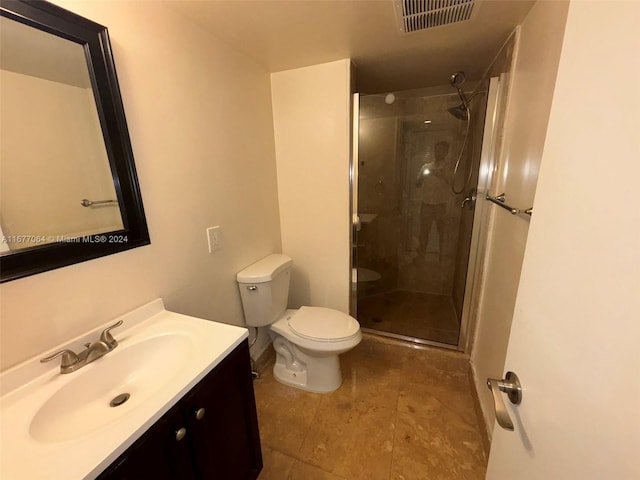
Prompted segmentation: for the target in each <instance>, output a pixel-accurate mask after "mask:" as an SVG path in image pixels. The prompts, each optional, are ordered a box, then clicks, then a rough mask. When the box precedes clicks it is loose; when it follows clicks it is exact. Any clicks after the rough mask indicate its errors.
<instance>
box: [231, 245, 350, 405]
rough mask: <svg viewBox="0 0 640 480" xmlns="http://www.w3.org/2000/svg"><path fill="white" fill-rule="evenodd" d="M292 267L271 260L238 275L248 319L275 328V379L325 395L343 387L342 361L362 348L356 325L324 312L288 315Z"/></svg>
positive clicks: (318, 309)
mask: <svg viewBox="0 0 640 480" xmlns="http://www.w3.org/2000/svg"><path fill="white" fill-rule="evenodd" d="M292 264H293V262H292V261H291V258H289V257H287V256H286V255H280V254H273V255H269V256H267V257H265V258H263V259H262V260H260V261H258V262H256V263H254V264H252V265H250V266H248V267H247V268H245V269H244V270H242V271H241V272H239V273H238V275H237V277H236V278H237V281H238V286H239V288H240V296H241V297H242V306H243V308H244V318H245V321H246V322H247V325H248V326H250V327H263V326H266V325H271V328H270V330H269V333H270V335H271V338H272V340H273V348H274V349H275V351H276V364H275V366H274V367H273V374H274V376H275V378H276V379H277V380H278V381H279V382H280V383H284V384H285V385H290V386H292V387H296V388H300V389H302V390H307V391H310V392H319V393H326V392H332V391H334V390H336V389H337V388H338V387H339V386H340V385H341V384H342V373H341V372H340V362H339V360H338V355H340V354H341V353H344V352H346V351H348V350H350V349H352V348H353V347H355V346H356V345H358V343H360V341H361V340H362V333H361V332H360V324H359V323H358V321H357V320H356V319H355V318H353V317H351V316H349V315H347V314H346V313H342V312H339V311H338V310H333V309H331V308H323V307H301V308H300V309H298V310H287V309H286V308H287V300H288V298H289V278H290V270H291V265H292Z"/></svg>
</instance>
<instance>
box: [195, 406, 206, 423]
mask: <svg viewBox="0 0 640 480" xmlns="http://www.w3.org/2000/svg"><path fill="white" fill-rule="evenodd" d="M204 414H205V411H204V408H199V409H198V410H196V420H202V419H203V418H204Z"/></svg>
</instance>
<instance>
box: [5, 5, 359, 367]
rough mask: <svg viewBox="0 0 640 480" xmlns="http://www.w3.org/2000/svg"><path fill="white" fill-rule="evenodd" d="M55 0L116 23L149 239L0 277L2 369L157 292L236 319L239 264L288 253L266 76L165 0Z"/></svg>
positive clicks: (189, 309)
mask: <svg viewBox="0 0 640 480" xmlns="http://www.w3.org/2000/svg"><path fill="white" fill-rule="evenodd" d="M56 3H58V4H59V5H61V6H63V7H65V8H68V9H70V10H72V11H74V12H76V13H78V14H80V15H82V16H85V17H87V18H90V19H91V20H94V21H97V22H99V23H101V24H103V25H107V26H108V27H109V31H110V35H111V41H112V45H113V49H114V55H115V60H116V65H117V70H118V77H119V80H120V87H121V90H122V96H123V102H124V106H125V112H126V115H127V121H128V124H129V132H130V134H131V141H132V145H133V152H134V155H135V160H136V165H137V169H138V176H139V180H140V186H141V190H142V197H143V201H144V206H145V211H146V215H147V221H148V224H149V230H150V235H151V245H149V246H145V247H142V248H137V249H134V250H130V251H127V252H123V253H118V254H116V255H111V256H108V257H104V258H100V259H97V260H92V261H90V262H84V263H81V264H78V265H73V266H69V267H65V268H62V269H58V270H54V271H51V272H46V273H42V274H39V275H35V276H32V277H28V278H24V279H21V280H16V281H13V282H9V283H5V284H2V286H0V298H1V307H0V308H1V314H2V315H1V324H0V332H1V335H2V336H1V344H0V347H1V348H0V350H1V352H2V358H1V365H2V368H7V367H9V366H11V365H13V364H15V363H17V362H20V361H21V360H24V359H26V358H28V357H30V356H32V355H36V354H38V353H40V352H42V351H44V350H46V349H50V348H53V347H54V346H55V345H57V344H59V343H60V342H62V341H63V340H65V339H68V338H71V337H74V336H76V335H78V334H79V333H81V332H84V331H86V330H88V329H90V328H92V327H95V326H97V325H99V324H102V323H104V322H106V321H108V320H110V319H112V318H113V317H115V316H117V315H120V314H122V313H124V312H127V311H129V310H130V309H132V308H135V307H137V306H139V305H141V304H143V303H145V302H148V301H149V300H152V299H154V298H157V297H162V298H164V299H165V302H166V305H167V307H168V308H169V309H171V310H175V311H178V312H182V313H186V314H191V315H196V316H200V317H204V318H208V319H215V320H220V321H223V322H228V323H233V324H241V323H242V322H243V316H242V308H241V303H240V298H239V294H238V290H237V286H236V283H235V273H236V272H237V271H239V270H240V269H242V268H243V267H245V266H247V265H248V264H250V263H251V262H253V261H254V260H255V259H257V258H260V257H262V256H265V255H267V254H269V253H271V252H278V251H280V249H281V243H280V233H279V219H278V206H277V205H278V203H277V201H278V200H277V186H276V171H275V160H274V144H273V126H272V125H273V120H272V112H271V97H270V77H269V74H268V73H267V72H266V71H265V70H264V69H263V68H262V67H260V66H258V65H257V64H255V63H254V62H253V61H251V60H249V59H247V58H246V57H245V56H243V55H241V54H239V53H237V52H236V51H234V50H232V49H230V48H229V47H227V46H226V45H224V44H222V43H221V42H219V41H217V40H216V38H215V37H213V36H212V35H211V34H210V33H207V32H205V31H203V30H201V29H200V28H199V27H198V26H196V25H195V24H193V23H192V22H190V21H187V20H183V19H182V18H181V17H179V16H178V15H176V14H175V13H173V12H171V11H169V10H165V8H166V7H164V6H163V5H162V3H161V2H102V1H100V2H98V1H95V2H85V1H73V0H56ZM310 120H313V118H310ZM345 181H346V179H345ZM347 204H348V202H347V201H346V200H345V201H344V205H347ZM345 208H346V207H345ZM213 225H220V226H221V227H222V230H223V234H224V244H223V248H222V249H221V250H220V251H219V252H217V253H216V254H214V255H210V254H209V253H208V251H207V240H206V236H205V229H206V227H209V226H213ZM343 243H344V244H345V245H347V242H346V241H344V242H343ZM345 291H347V290H346V289H345ZM116 333H117V332H116ZM265 337H266V336H263V338H265Z"/></svg>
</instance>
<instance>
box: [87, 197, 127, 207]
mask: <svg viewBox="0 0 640 480" xmlns="http://www.w3.org/2000/svg"><path fill="white" fill-rule="evenodd" d="M111 203H116V204H117V203H118V200H87V199H86V198H83V199H82V201H81V202H80V205H82V206H83V207H92V206H93V205H106V204H111Z"/></svg>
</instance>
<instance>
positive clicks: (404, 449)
mask: <svg viewBox="0 0 640 480" xmlns="http://www.w3.org/2000/svg"><path fill="white" fill-rule="evenodd" d="M425 404H427V408H429V409H431V411H432V414H431V415H430V416H418V415H415V414H411V413H399V414H398V418H397V428H396V436H395V441H394V450H393V463H392V465H391V476H390V478H391V479H393V480H409V479H411V480H421V479H425V480H482V479H484V477H485V473H486V458H485V455H484V449H483V446H482V439H481V437H480V434H479V432H478V431H477V429H476V428H474V427H473V426H472V425H469V424H468V423H466V422H465V421H462V420H461V419H460V417H459V416H457V415H452V414H451V413H450V411H448V410H447V409H446V408H443V406H442V404H441V403H440V402H439V401H438V400H436V399H434V398H427V399H425Z"/></svg>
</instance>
